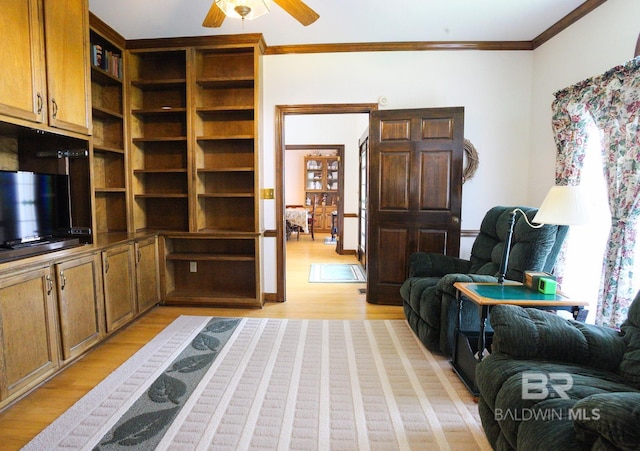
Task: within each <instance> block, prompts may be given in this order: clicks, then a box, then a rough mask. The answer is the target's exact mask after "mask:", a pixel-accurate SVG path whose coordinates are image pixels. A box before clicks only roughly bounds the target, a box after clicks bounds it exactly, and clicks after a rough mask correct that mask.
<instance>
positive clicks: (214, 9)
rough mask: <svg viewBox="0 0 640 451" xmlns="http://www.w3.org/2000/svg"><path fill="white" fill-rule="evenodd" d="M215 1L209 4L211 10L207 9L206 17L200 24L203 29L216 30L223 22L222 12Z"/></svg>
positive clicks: (223, 15)
mask: <svg viewBox="0 0 640 451" xmlns="http://www.w3.org/2000/svg"><path fill="white" fill-rule="evenodd" d="M216 3H218V2H217V1H214V2H213V3H212V4H211V8H209V12H208V13H207V17H205V18H204V21H203V22H202V26H203V27H209V28H218V27H221V26H222V22H224V18H225V17H226V16H225V14H224V12H222V10H221V9H220V8H219V7H218V5H216Z"/></svg>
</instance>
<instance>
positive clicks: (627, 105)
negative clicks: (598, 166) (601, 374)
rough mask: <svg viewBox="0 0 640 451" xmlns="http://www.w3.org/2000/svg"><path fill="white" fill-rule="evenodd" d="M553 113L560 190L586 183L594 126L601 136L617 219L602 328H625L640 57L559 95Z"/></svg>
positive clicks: (639, 131)
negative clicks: (591, 123) (585, 164)
mask: <svg viewBox="0 0 640 451" xmlns="http://www.w3.org/2000/svg"><path fill="white" fill-rule="evenodd" d="M553 108H554V117H553V128H554V132H555V139H556V145H557V147H558V155H557V159H556V183H558V184H574V183H575V184H577V183H578V182H579V180H580V169H581V168H582V162H583V160H584V152H585V144H586V139H587V138H586V136H585V135H586V124H587V123H588V121H589V120H593V121H594V122H595V124H596V126H597V128H598V130H599V131H600V138H601V144H602V152H603V164H604V174H605V179H606V181H607V186H608V199H609V208H610V210H611V215H612V217H611V231H610V235H609V240H608V243H607V248H606V254H605V259H604V266H603V275H602V281H601V287H600V295H599V297H598V310H597V314H596V323H597V324H601V325H606V326H610V327H619V326H620V324H621V323H622V322H623V321H624V320H625V319H626V317H627V313H628V309H629V305H630V304H631V301H632V300H633V298H634V295H635V293H634V292H633V288H632V285H631V283H632V279H633V268H634V255H633V254H634V244H635V234H636V229H637V226H638V222H639V220H640V119H639V117H640V57H636V58H635V59H634V60H631V61H629V62H628V63H627V64H625V65H621V66H617V67H614V68H613V69H611V70H610V71H608V72H606V73H604V74H603V75H600V76H597V77H593V78H590V79H588V80H585V81H583V82H580V83H578V84H577V85H575V86H572V87H570V88H567V89H565V90H562V91H559V92H558V93H556V100H555V102H554V105H553ZM589 116H590V117H589Z"/></svg>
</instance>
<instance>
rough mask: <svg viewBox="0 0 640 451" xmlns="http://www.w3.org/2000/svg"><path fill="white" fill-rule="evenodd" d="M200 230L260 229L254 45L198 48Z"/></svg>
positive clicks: (198, 193)
mask: <svg viewBox="0 0 640 451" xmlns="http://www.w3.org/2000/svg"><path fill="white" fill-rule="evenodd" d="M195 74H196V80H195V96H194V97H195V102H196V105H195V112H196V115H195V135H196V146H195V165H196V174H197V177H196V193H197V194H196V195H197V204H196V205H197V211H196V217H197V230H198V231H204V232H207V231H220V230H222V231H229V230H235V231H243V232H252V231H254V230H256V215H255V211H256V208H255V207H256V199H255V193H256V189H255V186H256V184H255V136H256V127H255V120H254V119H255V118H254V112H255V89H254V83H255V78H256V77H255V68H254V52H253V47H248V48H239V49H238V48H235V49H228V48H221V49H217V48H206V49H197V50H196V54H195Z"/></svg>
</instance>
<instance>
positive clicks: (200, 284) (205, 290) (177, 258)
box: [162, 234, 262, 307]
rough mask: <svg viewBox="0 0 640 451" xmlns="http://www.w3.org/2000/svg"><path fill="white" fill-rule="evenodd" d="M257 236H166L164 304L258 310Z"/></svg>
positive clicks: (164, 246)
mask: <svg viewBox="0 0 640 451" xmlns="http://www.w3.org/2000/svg"><path fill="white" fill-rule="evenodd" d="M258 246H259V244H258V236H249V235H244V236H237V235H233V234H230V235H222V234H214V235H210V234H187V235H176V234H166V235H164V236H163V246H162V247H163V251H164V255H165V262H166V271H165V289H166V293H165V295H164V302H165V304H169V305H171V304H182V305H184V304H189V305H203V304H204V305H210V304H212V303H213V304H216V305H227V306H235V307H259V306H260V305H262V301H261V297H260V295H259V280H260V279H259V276H258V271H259V267H258Z"/></svg>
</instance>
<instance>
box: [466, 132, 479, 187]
mask: <svg viewBox="0 0 640 451" xmlns="http://www.w3.org/2000/svg"><path fill="white" fill-rule="evenodd" d="M464 153H465V154H466V156H467V166H466V167H465V168H464V171H463V172H462V183H464V182H466V181H467V180H471V178H472V177H473V174H475V173H476V169H478V164H479V163H480V159H479V157H478V151H477V150H476V148H475V147H474V146H473V144H471V141H469V140H468V139H466V138H465V140H464Z"/></svg>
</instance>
